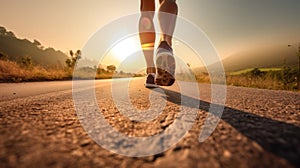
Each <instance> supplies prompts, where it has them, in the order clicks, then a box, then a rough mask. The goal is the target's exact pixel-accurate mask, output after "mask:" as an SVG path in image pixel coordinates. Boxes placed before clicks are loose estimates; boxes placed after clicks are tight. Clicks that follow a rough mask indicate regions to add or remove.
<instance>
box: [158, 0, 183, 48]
mask: <svg viewBox="0 0 300 168" xmlns="http://www.w3.org/2000/svg"><path fill="white" fill-rule="evenodd" d="M177 14H178V6H177V4H176V1H175V0H160V8H159V13H158V19H159V24H160V28H161V31H162V33H163V34H162V36H161V38H160V41H167V43H168V44H169V45H170V47H172V36H173V33H174V29H175V25H176V19H177Z"/></svg>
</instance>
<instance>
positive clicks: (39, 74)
mask: <svg viewBox="0 0 300 168" xmlns="http://www.w3.org/2000/svg"><path fill="white" fill-rule="evenodd" d="M70 78H71V73H70V71H69V70H67V69H64V68H63V67H50V68H46V67H42V66H31V67H22V66H20V65H19V64H17V63H16V62H12V61H3V60H0V81H2V82H23V81H45V80H64V79H70Z"/></svg>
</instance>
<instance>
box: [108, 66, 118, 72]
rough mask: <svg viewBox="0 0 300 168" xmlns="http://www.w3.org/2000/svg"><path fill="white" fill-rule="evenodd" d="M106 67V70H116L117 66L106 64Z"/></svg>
mask: <svg viewBox="0 0 300 168" xmlns="http://www.w3.org/2000/svg"><path fill="white" fill-rule="evenodd" d="M106 69H107V71H108V72H115V70H116V69H117V68H116V66H114V65H108V66H107V67H106Z"/></svg>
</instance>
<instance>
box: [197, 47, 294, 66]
mask: <svg viewBox="0 0 300 168" xmlns="http://www.w3.org/2000/svg"><path fill="white" fill-rule="evenodd" d="M284 61H285V62H286V64H287V65H290V66H295V65H297V64H298V57H297V56H296V48H289V47H288V46H287V45H286V46H283V45H282V46H269V47H258V48H255V49H249V50H248V51H242V52H238V53H234V54H232V55H230V56H228V57H226V58H225V59H223V60H222V63H223V66H224V69H225V71H226V72H233V71H238V70H243V69H247V68H276V67H282V66H283V64H284ZM214 66H215V64H212V65H209V67H214ZM195 70H196V71H205V68H204V67H200V68H196V69H195Z"/></svg>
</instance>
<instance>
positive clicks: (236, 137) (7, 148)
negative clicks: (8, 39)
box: [0, 78, 300, 167]
mask: <svg viewBox="0 0 300 168" xmlns="http://www.w3.org/2000/svg"><path fill="white" fill-rule="evenodd" d="M120 80H124V79H120ZM111 81H112V80H101V81H96V83H95V95H96V101H97V103H98V105H99V108H100V111H101V113H102V115H103V116H104V118H105V119H106V121H107V122H108V123H109V124H110V125H111V126H112V127H113V129H114V130H116V131H119V132H121V133H122V134H124V135H128V136H130V137H143V136H144V137H147V136H152V135H156V134H159V133H160V132H162V131H164V130H166V129H168V128H169V127H171V126H172V124H173V122H174V120H175V119H176V116H177V115H178V112H179V110H180V107H181V106H182V105H181V103H180V99H181V98H182V97H181V93H180V91H179V88H178V86H177V85H174V86H172V87H163V88H161V89H162V91H163V92H164V95H163V96H162V98H164V99H165V100H166V101H165V104H164V105H165V106H163V109H162V113H160V114H159V115H158V116H157V117H155V118H153V119H152V120H150V121H145V122H139V121H135V120H130V119H129V118H128V117H126V116H125V115H123V113H121V112H120V109H118V108H117V106H116V104H114V101H113V96H112V91H111V90H112V89H111ZM143 81H144V79H143V78H136V79H134V80H132V81H131V82H130V85H129V95H130V102H131V103H132V106H133V107H135V108H136V109H140V110H147V109H149V108H151V107H152V105H153V104H151V103H150V100H149V94H153V93H155V92H159V91H155V90H150V89H146V88H144V86H143ZM116 87H119V86H118V84H117V85H116ZM120 87H121V86H120ZM122 87H123V86H122ZM80 89H81V90H83V91H84V90H89V89H93V88H88V87H82V88H80ZM199 91H200V100H199V99H196V98H195V97H188V96H185V98H187V99H188V100H191V101H197V102H199V103H200V106H199V108H196V110H197V117H196V120H195V121H192V122H193V127H192V129H191V130H189V132H188V133H187V134H186V135H185V136H184V138H182V139H181V140H180V141H179V143H177V144H176V145H174V146H172V147H171V148H170V149H168V150H167V151H165V152H163V153H160V154H156V155H154V156H147V157H127V156H122V155H118V154H116V153H113V152H110V151H108V150H106V149H104V148H103V147H101V146H100V145H98V144H97V143H96V142H95V141H94V140H92V139H91V137H90V136H89V135H88V133H87V132H86V131H85V130H84V129H83V127H82V125H81V124H80V121H79V120H82V118H81V116H78V114H77V113H76V111H75V108H74V107H75V106H74V101H73V97H72V82H71V81H64V82H36V83H20V84H0V167H300V112H299V111H300V107H299V105H300V93H299V92H298V93H295V92H287V91H271V90H261V89H250V88H239V87H232V86H230V87H227V96H226V104H225V109H224V112H223V115H222V117H221V120H220V122H219V123H218V125H217V127H216V129H215V130H214V132H213V134H212V135H211V136H210V137H209V138H208V139H207V140H205V141H204V142H202V143H199V141H198V137H199V133H200V131H201V129H202V128H203V124H204V122H205V119H206V117H207V116H208V113H209V106H210V105H211V89H210V85H207V84H200V85H199ZM119 92H120V93H121V92H122V90H120V91H119ZM159 94H160V93H158V95H159ZM120 95H122V94H120ZM151 101H155V100H151ZM154 105H155V104H154ZM192 108H193V109H195V108H194V107H192ZM123 111H124V110H123ZM125 111H126V110H125ZM93 126H95V125H93ZM95 127H97V126H95ZM178 132H180V130H178ZM102 134H103V133H102V132H99V136H100V137H101V135H102ZM176 136H177V135H176V131H175V132H174V137H176ZM101 138H102V139H109V138H108V137H103V136H102V137H101ZM120 146H122V144H121V145H120ZM151 148H153V146H151V145H150V146H141V147H140V150H148V149H151Z"/></svg>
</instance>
